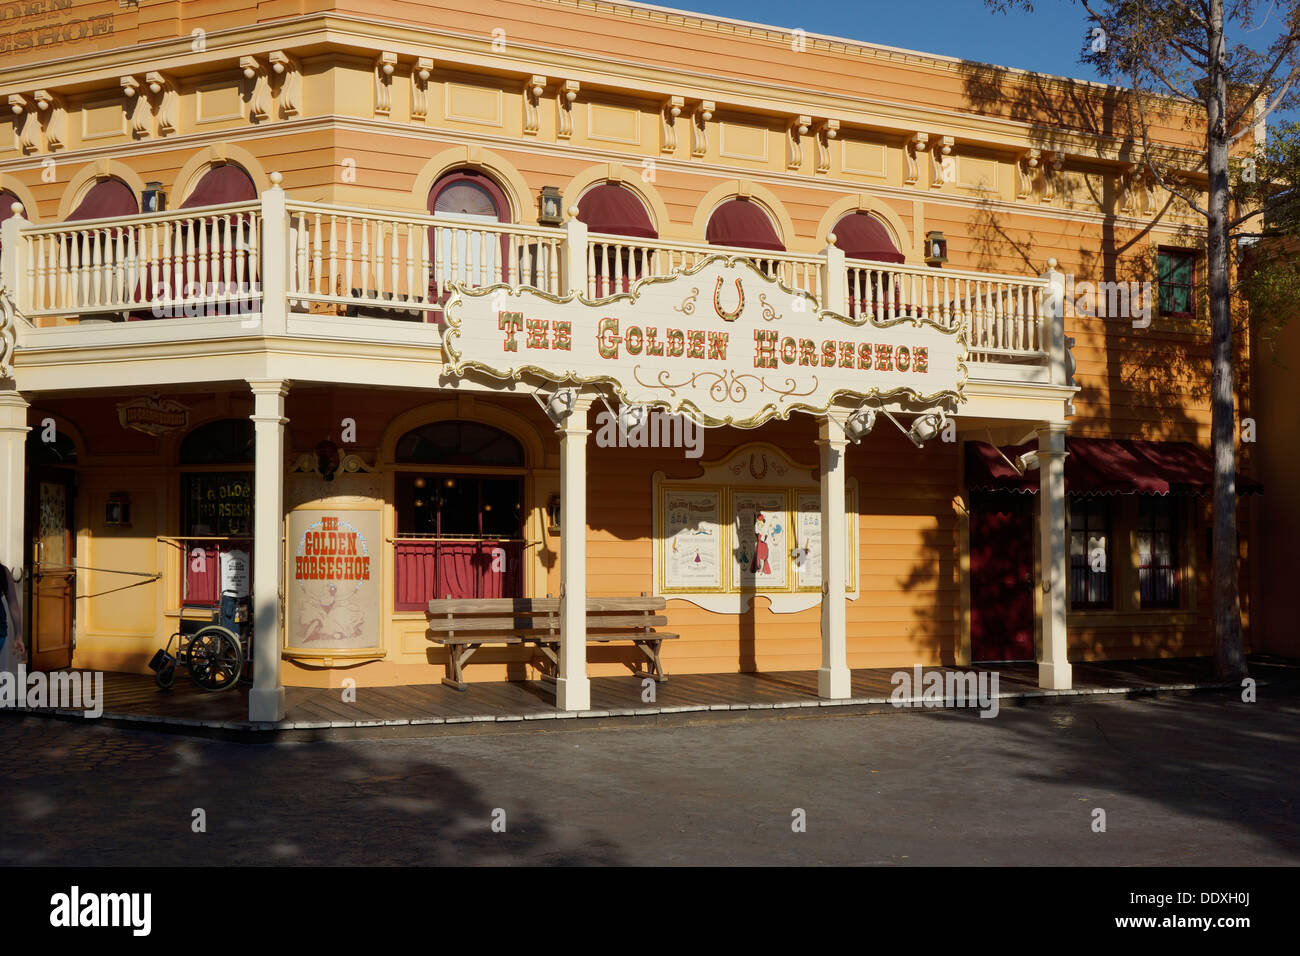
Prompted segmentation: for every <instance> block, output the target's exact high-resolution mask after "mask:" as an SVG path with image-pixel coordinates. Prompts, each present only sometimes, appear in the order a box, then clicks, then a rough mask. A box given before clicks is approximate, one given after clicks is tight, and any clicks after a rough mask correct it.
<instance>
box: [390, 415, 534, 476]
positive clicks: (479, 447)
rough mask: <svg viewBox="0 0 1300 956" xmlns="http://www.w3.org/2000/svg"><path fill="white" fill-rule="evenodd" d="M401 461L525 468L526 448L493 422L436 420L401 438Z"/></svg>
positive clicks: (396, 455)
mask: <svg viewBox="0 0 1300 956" xmlns="http://www.w3.org/2000/svg"><path fill="white" fill-rule="evenodd" d="M393 459H394V461H396V462H397V463H398V464H411V465H484V466H492V465H496V466H501V467H516V468H519V467H523V464H524V447H523V445H521V444H520V443H519V440H518V439H517V438H515V437H514V436H513V435H510V434H507V433H506V432H503V431H502V430H501V429H499V428H493V427H492V426H491V425H483V424H480V423H479V422H467V421H460V420H452V421H442V422H433V423H431V424H428V425H421V426H420V427H419V428H415V429H412V430H411V431H409V432H407V433H406V434H405V435H403V436H402V437H401V438H399V439H398V440H397V448H396V449H395V451H394V455H393Z"/></svg>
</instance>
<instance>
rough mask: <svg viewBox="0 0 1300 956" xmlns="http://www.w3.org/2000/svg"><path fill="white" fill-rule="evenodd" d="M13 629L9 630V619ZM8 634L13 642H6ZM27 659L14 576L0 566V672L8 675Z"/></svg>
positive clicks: (20, 606)
mask: <svg viewBox="0 0 1300 956" xmlns="http://www.w3.org/2000/svg"><path fill="white" fill-rule="evenodd" d="M11 617H12V619H13V627H12V629H11V628H10V618H11ZM10 633H12V634H13V638H14V639H13V640H12V641H10V640H8V637H9V635H10ZM26 659H27V648H26V646H25V645H24V644H23V609H22V605H20V604H19V603H18V589H17V588H16V587H15V582H14V576H13V574H12V573H10V571H9V569H8V568H7V567H5V566H4V565H3V564H0V671H7V672H9V673H10V674H12V673H14V672H15V671H16V670H17V669H18V665H19V664H21V663H23V662H24V661H25V660H26Z"/></svg>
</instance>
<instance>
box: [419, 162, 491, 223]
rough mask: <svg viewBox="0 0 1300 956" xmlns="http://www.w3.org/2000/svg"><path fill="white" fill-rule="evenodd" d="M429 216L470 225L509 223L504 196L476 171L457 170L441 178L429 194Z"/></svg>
mask: <svg viewBox="0 0 1300 956" xmlns="http://www.w3.org/2000/svg"><path fill="white" fill-rule="evenodd" d="M429 212H431V213H433V214H434V215H435V216H445V217H447V218H451V219H464V220H467V221H470V222H473V221H479V222H482V221H487V222H509V221H510V203H509V202H508V201H507V200H506V196H505V193H504V192H502V191H501V187H500V186H498V185H497V184H496V183H494V182H493V181H492V180H491V179H490V178H489V177H488V176H487V175H485V174H484V173H481V172H479V171H478V170H476V169H457V170H453V171H452V172H449V173H444V174H443V175H442V176H440V177H439V178H438V181H437V182H436V183H434V184H433V188H432V189H430V190H429Z"/></svg>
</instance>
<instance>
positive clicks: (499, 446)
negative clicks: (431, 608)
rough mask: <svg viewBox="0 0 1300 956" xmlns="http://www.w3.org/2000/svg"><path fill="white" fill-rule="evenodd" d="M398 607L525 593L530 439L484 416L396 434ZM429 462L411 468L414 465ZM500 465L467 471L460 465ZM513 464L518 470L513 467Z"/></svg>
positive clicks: (413, 608)
mask: <svg viewBox="0 0 1300 956" xmlns="http://www.w3.org/2000/svg"><path fill="white" fill-rule="evenodd" d="M394 459H395V460H396V462H397V463H398V464H399V465H400V466H406V467H403V468H402V470H400V471H399V472H398V474H397V476H396V479H395V483H394V492H395V495H394V501H393V506H394V512H395V515H396V519H397V536H396V540H395V542H394V570H395V573H394V584H395V593H394V607H395V608H396V609H397V610H399V611H420V610H423V609H424V608H425V606H426V605H427V603H428V601H429V600H430V599H432V598H446V597H450V598H484V597H523V586H524V574H523V560H524V550H523V549H524V541H523V528H524V517H523V507H524V504H523V474H522V471H523V467H524V452H523V446H522V445H521V444H520V443H519V441H518V439H516V438H514V436H512V435H509V434H507V433H506V432H504V431H502V430H500V429H498V428H493V427H492V426H491V425H485V424H482V423H479V422H468V421H455V420H453V421H443V422H433V423H431V424H428V425H423V426H421V427H419V428H416V429H413V430H412V431H410V432H407V433H406V434H405V435H403V436H402V437H401V438H400V439H399V440H398V442H397V446H396V449H395V453H394ZM412 465H416V466H425V467H417V468H412V467H409V466H412ZM464 465H473V466H478V467H479V468H483V467H496V468H499V469H501V471H499V472H497V473H488V474H484V473H474V474H466V473H464V472H463V471H461V470H460V469H459V468H458V467H457V466H464ZM511 472H513V473H511Z"/></svg>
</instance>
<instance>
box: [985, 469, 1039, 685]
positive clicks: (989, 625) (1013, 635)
mask: <svg viewBox="0 0 1300 956" xmlns="http://www.w3.org/2000/svg"><path fill="white" fill-rule="evenodd" d="M1034 502H1035V498H1034V496H1033V495H1021V494H1004V495H983V496H977V497H975V498H973V500H972V501H971V516H970V646H971V660H972V661H1032V660H1034V657H1035V654H1034V513H1033V506H1034Z"/></svg>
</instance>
